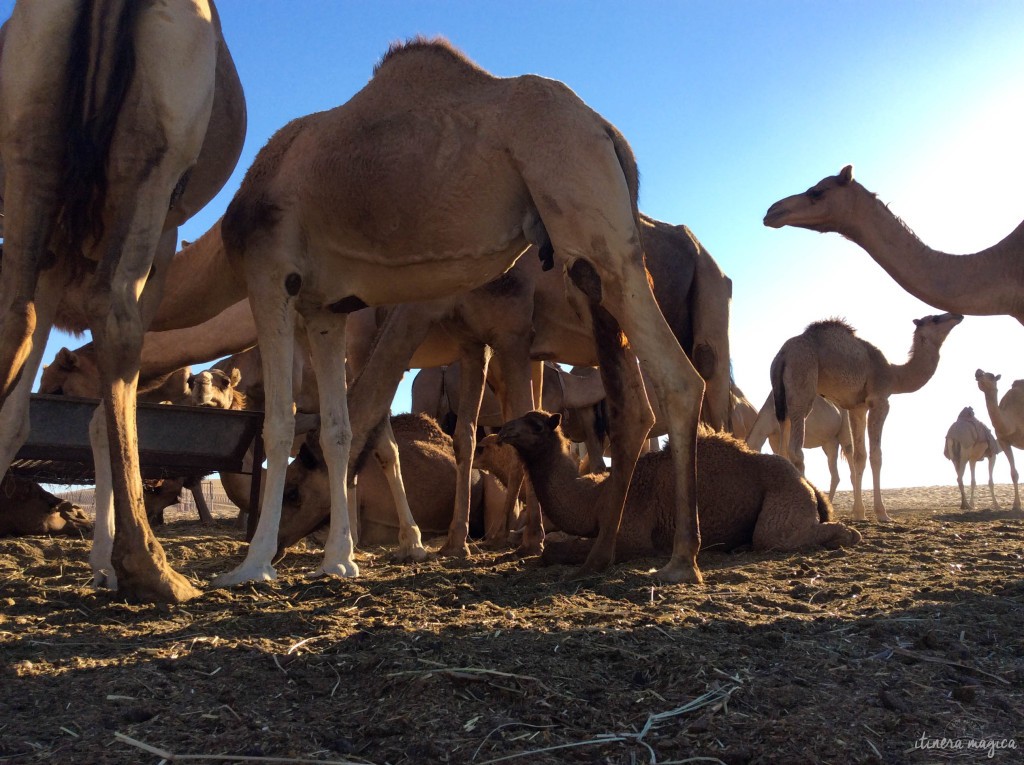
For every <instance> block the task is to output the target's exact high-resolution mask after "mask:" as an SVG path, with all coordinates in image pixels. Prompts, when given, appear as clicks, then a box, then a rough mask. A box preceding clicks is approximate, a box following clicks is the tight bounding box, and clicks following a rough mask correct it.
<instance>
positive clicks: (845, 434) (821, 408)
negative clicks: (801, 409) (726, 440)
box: [744, 393, 854, 502]
mask: <svg viewBox="0 0 1024 765" xmlns="http://www.w3.org/2000/svg"><path fill="white" fill-rule="evenodd" d="M744 440H745V441H746V442H747V446H749V447H750V448H751V449H753V450H754V451H755V452H759V451H761V447H762V446H764V442H765V441H766V440H767V441H768V443H769V445H770V446H771V449H772V451H773V452H774V453H775V454H781V453H782V430H781V428H780V427H779V421H778V420H777V419H775V397H774V396H773V395H772V394H771V393H769V394H768V398H766V399H765V401H764V404H763V405H762V406H761V411H759V412H757V415H756V419H755V420H754V424H753V425H752V426H751V428H750V432H749V433H748V434H747V436H746V438H745V439H744ZM818 447H821V450H822V451H823V452H825V457H826V459H827V460H828V472H829V476H830V477H831V483H830V484H829V490H828V499H829V502H831V501H832V500H834V499H835V496H836V489H837V488H838V486H839V453H840V451H842V454H843V456H844V457H845V458H846V461H847V462H848V463H849V465H850V481H851V483H852V482H853V480H854V477H853V435H852V433H851V432H850V413H849V412H847V411H846V410H845V409H840V408H839V407H837V406H836V405H835V404H833V403H832V402H831V401H829V400H828V399H827V398H824V397H822V396H815V397H814V403H813V404H812V405H811V411H810V412H809V413H808V415H807V418H806V419H805V420H804V448H805V449H816V448H818Z"/></svg>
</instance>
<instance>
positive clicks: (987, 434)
mask: <svg viewBox="0 0 1024 765" xmlns="http://www.w3.org/2000/svg"><path fill="white" fill-rule="evenodd" d="M999 451H1000V449H999V443H998V442H997V441H996V438H995V436H993V435H992V431H991V430H989V429H988V426H987V425H986V424H985V423H983V422H982V421H981V420H979V419H978V418H977V417H975V416H974V407H970V406H965V407H964V408H963V409H962V410H961V411H960V415H959V416H958V417H957V418H956V422H954V423H953V424H952V425H950V426H949V430H947V431H946V445H945V447H944V448H943V450H942V456H944V457H945V458H946V459H948V460H951V461H952V462H953V467H954V468H955V469H956V484H957V486H959V487H960V509H961V510H973V509H974V487H975V481H974V466H975V465H977V464H978V461H979V460H983V459H988V491H989V494H990V495H991V496H992V507H993V509H996V510H998V509H999V502H998V501H997V500H996V487H995V484H994V483H993V480H992V470H993V468H994V467H995V464H996V455H997V454H999ZM967 465H970V466H971V498H970V499H969V500H968V499H967V492H966V491H964V467H965V466H967Z"/></svg>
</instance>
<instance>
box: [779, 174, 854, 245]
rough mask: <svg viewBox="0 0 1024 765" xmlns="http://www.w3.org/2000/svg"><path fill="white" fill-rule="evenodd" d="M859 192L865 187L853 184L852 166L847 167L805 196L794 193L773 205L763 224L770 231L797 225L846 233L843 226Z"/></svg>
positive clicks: (814, 187)
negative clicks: (841, 226)
mask: <svg viewBox="0 0 1024 765" xmlns="http://www.w3.org/2000/svg"><path fill="white" fill-rule="evenodd" d="M856 191H864V187H863V186H861V185H860V184H859V183H854V180H853V165H847V166H846V167H844V168H843V169H842V170H841V171H840V172H839V175H832V176H829V177H828V178H825V179H823V180H821V181H819V182H818V183H816V184H815V185H814V186H811V188H809V189H807V191H805V192H804V193H802V194H794V195H793V196H791V197H786V198H785V199H780V200H779V201H778V202H776V203H775V204H773V205H772V206H771V207H769V208H768V212H767V213H765V216H764V225H766V226H768V227H769V228H782V227H783V226H796V227H797V228H806V229H810V230H811V231H818V232H822V233H824V232H826V231H839V233H843V232H842V231H840V225H841V224H842V222H843V221H845V220H848V219H849V218H850V216H851V213H852V208H853V204H854V199H855V194H854V192H856ZM865 193H866V192H865Z"/></svg>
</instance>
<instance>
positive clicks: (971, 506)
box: [961, 460, 978, 510]
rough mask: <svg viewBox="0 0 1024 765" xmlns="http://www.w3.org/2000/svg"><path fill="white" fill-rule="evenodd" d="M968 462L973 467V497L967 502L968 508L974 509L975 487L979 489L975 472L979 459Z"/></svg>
mask: <svg viewBox="0 0 1024 765" xmlns="http://www.w3.org/2000/svg"><path fill="white" fill-rule="evenodd" d="M968 464H969V465H970V468H971V499H970V501H969V502H968V503H967V507H968V509H970V510H973V509H974V492H975V489H977V481H976V480H975V475H974V473H975V467H976V466H977V464H978V461H977V460H968ZM961 491H962V489H961Z"/></svg>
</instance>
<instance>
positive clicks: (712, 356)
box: [692, 343, 718, 380]
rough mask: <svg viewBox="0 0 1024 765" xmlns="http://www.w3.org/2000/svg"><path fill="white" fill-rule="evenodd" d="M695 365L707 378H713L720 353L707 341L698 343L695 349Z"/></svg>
mask: <svg viewBox="0 0 1024 765" xmlns="http://www.w3.org/2000/svg"><path fill="white" fill-rule="evenodd" d="M692 358H693V367H694V369H696V370H697V373H698V374H699V375H700V376H701V377H703V378H704V379H705V380H709V379H711V378H712V377H713V376H714V374H715V369H716V368H717V367H718V354H717V353H716V352H715V349H714V348H712V347H711V346H710V345H708V344H707V343H698V344H697V345H696V346H695V347H694V349H693V354H692Z"/></svg>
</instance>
